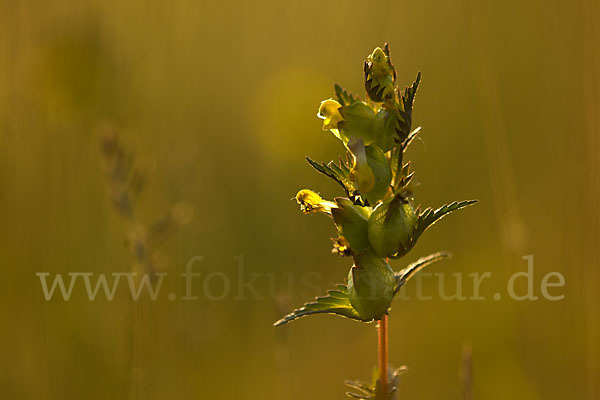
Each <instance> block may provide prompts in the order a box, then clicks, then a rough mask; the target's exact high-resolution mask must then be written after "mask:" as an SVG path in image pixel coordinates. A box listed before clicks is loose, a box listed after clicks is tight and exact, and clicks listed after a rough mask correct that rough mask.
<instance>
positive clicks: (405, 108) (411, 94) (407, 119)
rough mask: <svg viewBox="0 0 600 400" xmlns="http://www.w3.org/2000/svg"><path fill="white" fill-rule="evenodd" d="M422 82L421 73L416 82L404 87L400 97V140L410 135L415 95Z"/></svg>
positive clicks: (400, 141)
mask: <svg viewBox="0 0 600 400" xmlns="http://www.w3.org/2000/svg"><path fill="white" fill-rule="evenodd" d="M420 82H421V73H420V72H419V73H418V74H417V78H416V79H415V81H414V83H413V84H412V85H411V86H409V87H407V88H406V89H404V93H403V94H402V96H401V98H400V106H401V108H402V109H401V110H400V121H399V125H400V126H399V128H398V131H397V132H398V142H399V143H402V142H404V141H405V140H406V139H407V138H408V136H409V135H410V130H411V126H412V109H413V103H414V101H415V95H416V93H417V89H418V88H419V83H420Z"/></svg>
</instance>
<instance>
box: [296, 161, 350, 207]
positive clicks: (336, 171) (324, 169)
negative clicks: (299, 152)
mask: <svg viewBox="0 0 600 400" xmlns="http://www.w3.org/2000/svg"><path fill="white" fill-rule="evenodd" d="M306 160H307V161H308V163H309V164H310V165H311V166H312V167H313V168H314V169H316V170H317V171H319V172H320V173H322V174H323V175H326V176H328V177H330V178H331V179H333V180H334V181H336V182H337V183H339V184H340V186H341V187H342V188H343V189H344V191H345V192H346V195H347V196H348V197H350V195H351V194H352V193H353V192H354V191H355V190H356V187H355V186H354V182H352V181H351V180H350V177H349V175H350V169H349V168H348V166H347V165H346V164H345V163H344V162H343V161H342V159H341V158H340V165H339V166H337V165H335V163H334V162H333V161H330V162H329V164H325V163H321V164H319V163H318V162H316V161H313V160H311V159H310V158H309V157H306Z"/></svg>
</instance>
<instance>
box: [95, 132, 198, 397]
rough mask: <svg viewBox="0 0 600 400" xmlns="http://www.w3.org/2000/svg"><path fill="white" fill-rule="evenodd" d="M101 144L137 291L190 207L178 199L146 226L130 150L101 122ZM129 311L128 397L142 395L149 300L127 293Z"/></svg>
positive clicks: (152, 274)
mask: <svg viewBox="0 0 600 400" xmlns="http://www.w3.org/2000/svg"><path fill="white" fill-rule="evenodd" d="M98 133H99V136H100V145H101V150H102V155H103V159H104V163H105V168H106V180H107V185H108V192H109V196H110V199H111V202H112V206H113V209H114V210H115V212H116V213H117V215H118V216H119V217H120V218H121V219H122V220H123V222H124V224H125V226H126V227H127V230H128V240H127V244H128V247H129V251H130V253H131V255H132V258H133V263H132V267H131V272H133V273H134V274H135V275H134V279H135V280H136V283H137V287H138V290H139V293H142V290H141V289H142V287H143V285H144V284H147V285H148V286H149V285H150V284H154V283H156V280H157V271H159V270H162V269H164V261H163V260H161V259H160V258H159V257H157V252H156V250H157V246H158V245H159V244H160V243H162V242H164V241H165V240H166V239H167V238H169V237H170V236H172V234H173V233H174V232H175V231H177V229H178V228H179V227H181V226H183V225H187V224H188V223H189V222H190V221H191V220H192V218H193V209H192V208H191V206H189V205H188V204H187V203H183V202H180V203H177V204H175V205H174V206H173V207H172V208H171V210H169V212H168V213H167V214H165V215H164V216H163V217H161V218H159V219H158V220H156V221H155V222H154V223H153V224H151V225H149V227H147V226H146V225H145V224H144V223H142V222H141V221H140V218H139V215H138V214H139V213H138V212H136V211H137V210H136V203H137V201H138V200H139V197H140V194H141V191H142V188H143V183H144V178H143V174H142V173H141V172H140V171H139V170H138V169H137V168H136V167H135V162H134V161H135V159H134V157H133V154H132V153H131V152H129V151H127V150H125V148H124V147H123V145H122V143H121V141H120V140H119V137H118V135H117V133H116V130H115V128H114V127H113V126H112V125H110V124H108V123H103V124H101V125H100V127H99V128H98ZM129 300H130V301H129V312H130V330H129V332H130V343H129V346H130V354H129V359H130V373H131V376H130V398H131V399H134V400H137V399H142V398H145V397H146V396H145V395H144V387H145V385H144V382H145V381H146V375H147V373H146V370H147V364H146V362H145V358H144V357H143V353H144V352H143V345H142V343H143V340H142V337H143V334H144V332H145V329H147V327H148V323H147V322H148V315H149V313H150V312H151V308H150V305H151V301H150V299H149V298H148V297H147V296H141V297H139V298H137V299H135V298H134V297H133V296H129Z"/></svg>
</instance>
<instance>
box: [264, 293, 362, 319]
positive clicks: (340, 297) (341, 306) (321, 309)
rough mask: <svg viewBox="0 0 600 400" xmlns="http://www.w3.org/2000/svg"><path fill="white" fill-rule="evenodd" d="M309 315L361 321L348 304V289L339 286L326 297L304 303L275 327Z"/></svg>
mask: <svg viewBox="0 0 600 400" xmlns="http://www.w3.org/2000/svg"><path fill="white" fill-rule="evenodd" d="M311 314H335V315H339V316H341V317H346V318H350V319H354V320H357V321H363V320H362V319H361V318H360V315H358V312H357V311H356V310H355V309H354V307H352V304H350V300H349V299H348V288H347V287H346V285H342V284H339V285H337V286H336V288H335V289H333V290H329V291H328V292H327V296H322V297H317V298H316V299H315V301H313V302H310V303H306V304H304V306H302V307H301V308H299V309H297V310H294V311H293V312H292V313H290V314H288V315H286V316H285V317H283V318H282V319H280V320H279V321H277V322H275V326H281V325H284V324H287V323H288V322H290V321H293V320H295V319H297V318H301V317H304V316H306V315H311Z"/></svg>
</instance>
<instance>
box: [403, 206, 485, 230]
mask: <svg viewBox="0 0 600 400" xmlns="http://www.w3.org/2000/svg"><path fill="white" fill-rule="evenodd" d="M475 203H477V200H464V201H455V202H453V203H450V204H446V205H444V206H442V207H440V208H438V209H437V210H435V211H434V210H433V209H432V208H427V209H425V210H424V211H423V212H422V213H420V214H419V218H418V220H417V225H416V226H415V234H414V235H415V236H416V237H417V238H418V237H419V236H420V235H421V234H422V233H423V232H425V231H426V230H427V228H429V227H430V226H431V225H433V224H435V223H436V222H437V221H439V220H440V219H442V218H444V217H445V216H446V215H448V214H450V213H452V212H454V211H456V210H460V209H461V208H465V207H467V206H470V205H472V204H475Z"/></svg>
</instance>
